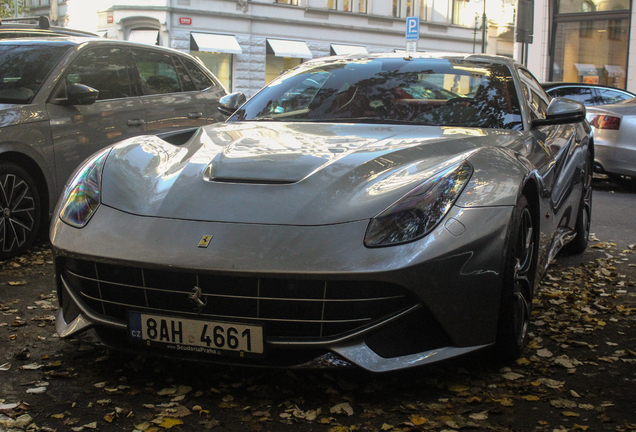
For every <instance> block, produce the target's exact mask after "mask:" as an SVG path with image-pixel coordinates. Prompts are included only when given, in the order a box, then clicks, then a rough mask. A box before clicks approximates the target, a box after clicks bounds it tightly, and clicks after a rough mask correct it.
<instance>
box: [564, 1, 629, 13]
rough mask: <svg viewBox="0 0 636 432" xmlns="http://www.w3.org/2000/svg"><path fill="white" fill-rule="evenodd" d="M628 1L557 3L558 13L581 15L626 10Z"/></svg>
mask: <svg viewBox="0 0 636 432" xmlns="http://www.w3.org/2000/svg"><path fill="white" fill-rule="evenodd" d="M628 9H629V0H583V1H581V0H578V1H571V0H561V1H559V9H558V13H560V14H567V13H581V12H587V13H592V12H606V11H617V10H628Z"/></svg>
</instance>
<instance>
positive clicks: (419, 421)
mask: <svg viewBox="0 0 636 432" xmlns="http://www.w3.org/2000/svg"><path fill="white" fill-rule="evenodd" d="M409 420H411V422H412V423H413V424H414V425H415V426H420V425H423V424H424V423H426V422H427V421H428V420H427V419H425V418H424V417H421V416H418V415H417V414H413V415H412V416H411V417H409Z"/></svg>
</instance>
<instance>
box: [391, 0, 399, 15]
mask: <svg viewBox="0 0 636 432" xmlns="http://www.w3.org/2000/svg"><path fill="white" fill-rule="evenodd" d="M400 3H401V2H400V0H393V9H392V14H393V16H394V17H396V18H399V17H400V9H401V7H400V6H401V4H400Z"/></svg>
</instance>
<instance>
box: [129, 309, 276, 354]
mask: <svg viewBox="0 0 636 432" xmlns="http://www.w3.org/2000/svg"><path fill="white" fill-rule="evenodd" d="M128 336H129V337H130V338H131V340H133V341H136V342H143V343H145V344H146V345H157V344H161V345H163V346H165V347H167V348H171V349H175V350H180V351H190V352H200V353H207V354H226V353H227V354H229V353H236V354H239V355H243V354H245V353H251V354H262V353H263V328H262V327H261V326H259V325H245V324H237V323H228V322H218V321H204V320H196V319H185V318H179V317H170V316H161V315H150V314H142V313H136V312H130V313H129V314H128Z"/></svg>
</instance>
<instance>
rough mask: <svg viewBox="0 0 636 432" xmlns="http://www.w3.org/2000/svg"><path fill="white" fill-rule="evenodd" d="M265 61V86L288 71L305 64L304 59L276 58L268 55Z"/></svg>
mask: <svg viewBox="0 0 636 432" xmlns="http://www.w3.org/2000/svg"><path fill="white" fill-rule="evenodd" d="M266 57H267V58H266V60H265V84H269V83H270V82H272V81H273V80H274V79H275V78H276V77H278V76H279V75H280V74H281V73H283V72H285V71H286V70H289V69H292V68H295V67H296V66H298V65H299V64H301V63H302V62H303V60H302V59H299V58H293V57H276V56H274V55H272V54H267V56H266Z"/></svg>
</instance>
